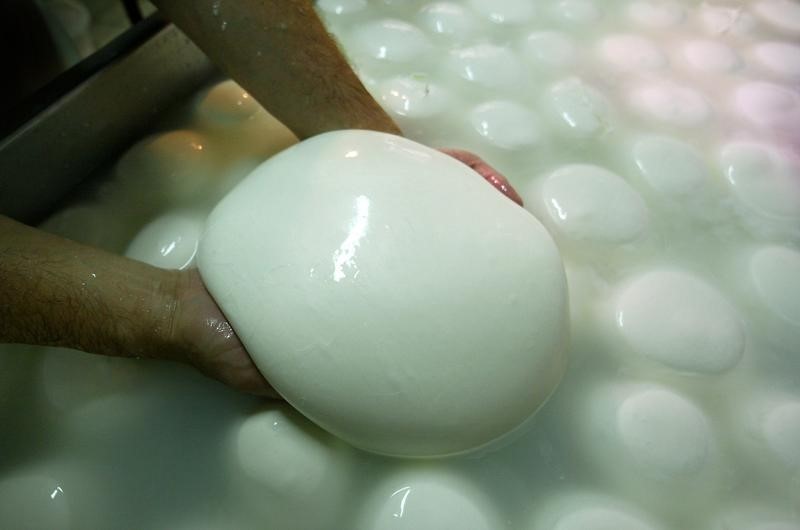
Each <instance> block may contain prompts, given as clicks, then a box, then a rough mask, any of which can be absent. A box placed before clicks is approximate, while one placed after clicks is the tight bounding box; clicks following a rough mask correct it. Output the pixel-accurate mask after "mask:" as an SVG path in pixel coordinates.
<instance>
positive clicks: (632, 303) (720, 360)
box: [615, 271, 745, 374]
mask: <svg viewBox="0 0 800 530" xmlns="http://www.w3.org/2000/svg"><path fill="white" fill-rule="evenodd" d="M654 300H657V301H658V303H653V301H654ZM615 305H616V309H615V319H616V322H617V325H618V327H619V331H620V333H621V334H622V337H623V338H624V339H625V341H626V342H627V343H628V345H629V346H630V347H631V348H632V349H633V351H634V352H636V353H638V354H640V355H643V356H645V357H648V358H650V359H653V360H655V361H658V362H660V363H662V364H664V365H666V366H669V367H671V368H673V369H675V370H679V371H684V372H689V373H699V374H717V373H722V372H725V371H727V370H730V369H731V368H732V367H733V366H735V365H736V363H738V362H739V360H740V359H741V357H742V354H743V352H744V347H745V332H744V329H743V327H742V322H741V319H740V317H739V315H738V314H737V313H736V311H735V310H734V309H733V307H732V306H731V305H730V304H729V303H728V302H727V301H726V300H725V299H724V298H723V297H722V296H721V295H720V294H719V293H718V292H717V291H716V290H715V289H714V288H713V287H711V286H710V285H709V284H707V283H706V282H704V281H702V280H700V279H699V278H696V277H694V276H691V275H689V274H686V273H683V272H678V271H655V272H649V273H647V274H644V275H642V276H639V277H636V278H635V279H633V280H632V281H631V282H628V283H627V284H626V285H625V286H624V287H623V288H622V289H621V291H620V293H619V295H618V297H617V301H616V304H615Z"/></svg>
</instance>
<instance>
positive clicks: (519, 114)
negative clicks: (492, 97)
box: [469, 101, 541, 150]
mask: <svg viewBox="0 0 800 530" xmlns="http://www.w3.org/2000/svg"><path fill="white" fill-rule="evenodd" d="M469 121H470V124H471V125H472V127H473V128H474V129H475V130H476V131H477V132H478V134H480V135H481V136H482V137H484V138H486V140H488V141H489V142H490V143H491V144H493V145H495V146H497V147H500V148H502V149H511V150H513V149H522V148H529V147H530V146H533V145H535V144H537V143H538V142H539V139H540V138H541V133H540V132H539V126H538V119H537V118H536V116H535V115H534V114H533V113H532V112H531V111H529V110H528V109H527V108H525V107H523V106H522V105H519V104H518V103H514V102H512V101H489V102H487V103H483V104H481V105H478V106H477V107H475V108H474V109H473V110H472V112H470V115H469Z"/></svg>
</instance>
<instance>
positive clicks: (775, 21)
mask: <svg viewBox="0 0 800 530" xmlns="http://www.w3.org/2000/svg"><path fill="white" fill-rule="evenodd" d="M753 12H754V13H755V14H756V15H758V16H760V17H761V18H762V19H763V20H765V21H767V22H769V23H770V24H772V26H774V27H775V28H777V29H780V30H783V31H786V32H788V33H790V34H792V35H800V4H798V3H797V2H795V1H792V0H761V1H760V2H757V3H756V4H755V5H754V6H753Z"/></svg>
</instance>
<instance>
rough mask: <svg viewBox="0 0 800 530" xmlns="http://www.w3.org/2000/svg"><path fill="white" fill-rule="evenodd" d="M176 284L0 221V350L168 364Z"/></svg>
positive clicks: (152, 271) (161, 274)
mask: <svg viewBox="0 0 800 530" xmlns="http://www.w3.org/2000/svg"><path fill="white" fill-rule="evenodd" d="M177 281H178V275H177V273H174V272H170V271H165V270H161V269H157V268H155V267H151V266H149V265H146V264H143V263H139V262H136V261H133V260H130V259H127V258H124V257H121V256H116V255H113V254H109V253H107V252H104V251H102V250H99V249H96V248H92V247H88V246H85V245H81V244H79V243H76V242H73V241H69V240H67V239H63V238H60V237H57V236H54V235H50V234H47V233H45V232H42V231H40V230H36V229H33V228H30V227H27V226H25V225H22V224H20V223H17V222H15V221H12V220H11V219H8V218H7V217H3V216H0V342H12V343H24V344H40V345H52V346H64V347H70V348H76V349H80V350H83V351H88V352H93V353H101V354H106V355H119V356H129V357H155V356H169V351H170V349H169V348H168V347H167V346H168V343H169V337H170V336H171V325H172V322H171V319H172V317H173V315H174V309H175V308H174V304H175V290H176V287H177V283H176V282H177Z"/></svg>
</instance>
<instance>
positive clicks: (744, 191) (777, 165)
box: [720, 142, 800, 219]
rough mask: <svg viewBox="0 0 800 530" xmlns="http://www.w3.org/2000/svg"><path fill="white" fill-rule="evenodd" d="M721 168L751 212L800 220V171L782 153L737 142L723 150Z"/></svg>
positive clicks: (759, 145)
mask: <svg viewBox="0 0 800 530" xmlns="http://www.w3.org/2000/svg"><path fill="white" fill-rule="evenodd" d="M720 165H721V166H722V168H723V171H724V173H725V177H726V179H727V182H728V185H729V186H730V188H731V191H733V193H734V195H735V196H736V198H737V199H738V200H739V201H740V202H741V203H743V204H744V205H746V206H747V207H749V208H750V209H752V210H754V211H756V212H758V213H760V214H762V215H765V216H768V217H774V218H789V219H795V218H798V217H800V179H798V175H800V169H798V167H797V165H796V164H792V163H791V162H790V161H789V159H788V158H786V157H785V156H783V154H782V153H780V152H779V151H778V150H776V149H774V148H772V147H770V146H767V145H764V144H759V143H753V142H733V143H730V144H728V145H726V146H724V147H723V149H722V152H721V154H720Z"/></svg>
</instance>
